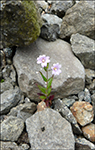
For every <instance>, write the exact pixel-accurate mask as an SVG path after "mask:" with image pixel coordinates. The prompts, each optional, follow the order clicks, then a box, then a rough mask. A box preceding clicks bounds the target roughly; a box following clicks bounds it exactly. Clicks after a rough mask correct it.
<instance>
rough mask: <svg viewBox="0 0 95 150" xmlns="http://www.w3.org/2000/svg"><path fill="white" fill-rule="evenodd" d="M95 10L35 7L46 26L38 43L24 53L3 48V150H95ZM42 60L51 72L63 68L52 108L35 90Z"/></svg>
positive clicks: (74, 5)
mask: <svg viewBox="0 0 95 150" xmlns="http://www.w3.org/2000/svg"><path fill="white" fill-rule="evenodd" d="M93 5H94V2H93V1H91V2H90V1H69V2H68V1H64V2H63V1H53V0H51V1H49V0H46V1H44V0H43V1H37V7H38V11H39V13H40V16H41V18H42V20H43V22H42V27H41V33H40V36H39V37H38V38H37V40H36V41H35V42H33V43H31V44H30V45H29V46H24V45H23V46H21V47H20V46H18V45H20V43H19V44H18V45H15V44H14V46H12V47H11V46H10V47H7V46H4V45H5V44H6V43H7V42H9V40H8V41H7V42H3V43H4V45H2V44H1V49H0V56H1V62H0V66H1V67H0V80H1V91H0V94H1V104H0V108H1V109H0V113H1V115H0V124H1V130H0V141H1V145H0V146H1V150H10V149H12V150H35V149H41V150H44V149H45V150H46V149H50V150H52V149H54V150H58V149H60V150H65V149H66V150H95V145H94V143H95V116H94V114H95V42H94V40H95V35H94V32H95V31H94V30H95V28H94V21H93V19H94V7H93ZM23 32H24V31H23ZM18 36H19V35H18ZM23 39H24V38H23ZM27 39H28V38H27ZM29 42H30V39H29ZM10 43H11V44H12V42H10ZM14 43H15V42H14ZM22 43H23V42H22ZM6 45H7V44H6ZM43 54H45V55H47V56H50V60H51V62H50V65H51V66H52V64H54V63H57V62H58V63H60V64H61V66H62V67H61V70H62V73H61V74H60V75H59V76H57V77H54V80H53V84H52V93H53V94H54V96H55V97H54V99H53V100H52V106H51V108H45V106H44V105H45V103H44V102H41V101H40V99H39V97H38V95H37V93H38V92H39V89H38V88H37V87H36V85H35V83H40V84H41V85H44V83H43V81H42V78H41V76H40V74H38V73H37V71H39V70H40V69H41V68H40V66H39V65H38V64H37V57H38V56H39V55H43ZM43 73H44V72H43ZM49 76H50V74H49Z"/></svg>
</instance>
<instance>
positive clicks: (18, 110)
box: [8, 102, 37, 121]
mask: <svg viewBox="0 0 95 150" xmlns="http://www.w3.org/2000/svg"><path fill="white" fill-rule="evenodd" d="M36 109H37V107H36V104H35V103H31V102H28V103H24V104H20V105H17V106H16V107H13V108H12V109H11V111H10V112H9V114H8V116H9V115H12V116H17V117H18V118H21V119H22V120H24V121H25V120H26V119H27V118H29V117H30V116H31V115H33V113H34V112H35V111H36Z"/></svg>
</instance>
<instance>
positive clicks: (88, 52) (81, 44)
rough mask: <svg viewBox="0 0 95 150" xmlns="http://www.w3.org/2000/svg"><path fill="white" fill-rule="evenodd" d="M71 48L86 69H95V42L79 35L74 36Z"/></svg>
mask: <svg viewBox="0 0 95 150" xmlns="http://www.w3.org/2000/svg"><path fill="white" fill-rule="evenodd" d="M70 41H71V47H72V51H73V52H74V54H75V55H76V56H77V57H78V58H79V59H80V61H81V63H82V64H83V66H84V67H85V68H88V69H95V41H94V40H92V39H90V38H88V37H86V36H84V35H81V34H79V33H76V34H72V36H71V39H70Z"/></svg>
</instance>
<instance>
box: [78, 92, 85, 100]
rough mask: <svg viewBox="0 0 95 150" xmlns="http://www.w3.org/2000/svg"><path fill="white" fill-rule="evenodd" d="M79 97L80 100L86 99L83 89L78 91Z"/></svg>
mask: <svg viewBox="0 0 95 150" xmlns="http://www.w3.org/2000/svg"><path fill="white" fill-rule="evenodd" d="M78 98H79V101H82V100H84V91H81V92H79V93H78Z"/></svg>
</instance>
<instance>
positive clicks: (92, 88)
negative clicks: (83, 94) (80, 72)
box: [87, 79, 95, 92]
mask: <svg viewBox="0 0 95 150" xmlns="http://www.w3.org/2000/svg"><path fill="white" fill-rule="evenodd" d="M87 88H88V89H89V91H90V92H91V91H93V90H95V79H93V81H92V83H91V84H90V85H88V86H87Z"/></svg>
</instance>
